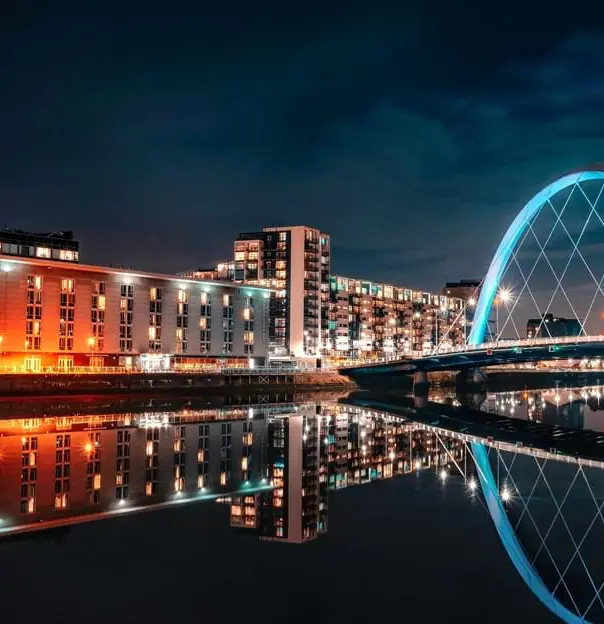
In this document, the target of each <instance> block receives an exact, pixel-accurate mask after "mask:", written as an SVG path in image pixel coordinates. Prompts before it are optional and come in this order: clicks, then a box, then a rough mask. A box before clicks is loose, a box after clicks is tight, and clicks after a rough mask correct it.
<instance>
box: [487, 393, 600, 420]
mask: <svg viewBox="0 0 604 624" xmlns="http://www.w3.org/2000/svg"><path fill="white" fill-rule="evenodd" d="M481 409H482V410H484V411H486V412H490V413H493V414H501V415H508V416H512V417H514V418H523V419H526V420H532V421H536V422H544V423H549V424H551V425H560V426H563V427H571V428H574V429H589V430H591V431H604V390H603V389H602V387H601V386H586V387H560V386H558V387H554V388H548V389H545V390H523V391H517V392H502V393H489V394H487V395H486V397H485V400H484V403H482V405H481Z"/></svg>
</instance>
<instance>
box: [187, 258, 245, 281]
mask: <svg viewBox="0 0 604 624" xmlns="http://www.w3.org/2000/svg"><path fill="white" fill-rule="evenodd" d="M178 276H179V277H186V278H188V279H197V280H223V281H227V282H232V281H234V278H235V263H234V262H233V260H224V261H221V262H217V263H216V264H215V265H214V266H213V267H212V268H211V269H192V270H190V271H183V272H182V273H178Z"/></svg>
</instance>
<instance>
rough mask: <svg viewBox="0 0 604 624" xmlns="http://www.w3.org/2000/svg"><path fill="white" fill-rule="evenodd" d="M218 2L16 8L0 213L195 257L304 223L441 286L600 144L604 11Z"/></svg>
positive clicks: (115, 256)
mask: <svg viewBox="0 0 604 624" xmlns="http://www.w3.org/2000/svg"><path fill="white" fill-rule="evenodd" d="M214 4H215V5H216V6H212V7H209V6H207V3H203V2H201V3H200V2H196V3H190V4H186V3H180V2H173V3H170V4H168V3H165V4H164V5H157V4H154V3H145V4H142V3H141V4H136V5H135V4H128V3H123V2H120V3H118V2H112V1H111V0H109V1H107V2H103V3H97V4H96V5H95V6H91V5H90V4H89V3H81V2H74V1H71V0H66V1H64V2H46V3H36V6H34V4H30V5H28V4H27V3H23V2H18V3H17V2H16V1H13V2H9V6H8V7H7V6H4V5H3V7H4V8H3V9H0V11H1V13H0V137H1V140H0V205H1V206H2V210H3V218H2V220H1V222H0V223H1V224H6V225H8V226H11V227H22V228H28V229H34V230H49V229H68V228H70V229H74V230H75V231H76V233H77V235H79V237H80V238H81V240H82V242H83V258H84V259H85V260H88V261H91V262H100V263H113V264H126V265H129V266H136V267H139V268H146V269H152V270H163V271H177V270H181V269H186V268H191V267H193V266H199V265H208V264H211V263H212V261H213V260H214V259H218V258H221V257H224V256H226V255H227V254H228V252H229V251H230V248H231V242H232V240H233V238H234V236H235V234H236V233H237V232H238V231H245V230H248V229H257V228H260V227H262V226H265V225H274V224H295V223H302V222H303V223H307V224H309V225H315V226H317V227H321V228H324V229H325V230H326V231H328V232H329V233H331V234H332V237H333V244H334V253H333V269H334V270H335V271H337V272H340V273H345V274H352V275H355V276H360V277H367V278H371V279H376V280H377V279H382V280H388V281H393V282H398V283H404V284H409V285H411V286H416V287H424V288H438V287H440V286H441V285H442V283H443V282H444V281H445V280H447V279H457V278H459V277H473V276H481V274H483V273H484V271H485V270H486V267H487V265H488V262H489V260H490V256H491V254H492V252H493V250H494V248H495V247H496V245H497V243H498V241H499V239H500V237H501V235H502V234H503V231H504V230H505V228H506V226H507V224H508V223H509V222H510V221H511V219H512V218H513V216H514V213H515V211H516V210H517V209H518V208H519V206H520V205H521V204H522V202H523V201H524V200H526V199H528V198H529V197H530V196H531V194H532V193H533V192H535V191H537V190H538V189H539V188H540V187H541V186H543V185H544V184H545V183H546V182H548V181H550V180H551V179H552V178H553V177H555V176H556V175H557V174H559V173H562V172H564V171H566V170H567V169H570V168H573V167H577V166H580V165H581V164H583V163H586V162H590V161H594V160H603V159H604V114H603V113H602V111H603V110H604V80H603V79H602V76H603V74H604V38H602V33H601V32H598V31H597V30H595V27H596V26H597V25H598V24H604V20H603V19H602V18H603V17H604V15H603V14H604V11H603V9H602V8H601V7H600V8H599V9H598V8H589V9H588V10H587V9H586V10H585V11H582V10H581V6H580V3H579V4H576V3H573V4H572V6H571V5H569V4H568V3H566V4H564V5H563V4H562V3H556V2H551V0H550V1H549V2H522V3H520V2H511V3H506V4H500V5H499V4H493V3H482V2H481V3H477V2H474V1H473V0H472V1H470V2H464V3H461V4H460V3H451V2H444V1H442V2H441V1H438V0H437V1H435V2H420V1H413V2H406V3H390V4H399V5H400V6H399V7H398V8H391V7H389V6H388V5H387V4H380V3H379V2H371V3H355V2H339V1H338V2H336V1H334V2H330V3H325V2H323V3H313V2H310V3H305V4H304V5H299V6H296V5H295V4H294V5H292V4H288V3H273V4H263V3H260V4H258V3H252V4H250V3H244V2H241V1H240V0H238V1H232V2H227V3H214ZM469 250H471V252H469Z"/></svg>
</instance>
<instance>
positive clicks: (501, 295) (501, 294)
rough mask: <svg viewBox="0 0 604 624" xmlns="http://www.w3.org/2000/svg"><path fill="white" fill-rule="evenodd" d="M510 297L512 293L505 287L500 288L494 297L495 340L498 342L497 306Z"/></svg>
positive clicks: (506, 301) (505, 302) (507, 300)
mask: <svg viewBox="0 0 604 624" xmlns="http://www.w3.org/2000/svg"><path fill="white" fill-rule="evenodd" d="M511 299H512V293H511V292H510V290H509V289H507V288H500V289H499V291H498V292H497V297H496V298H495V306H496V308H495V340H496V342H499V306H500V305H501V304H502V303H504V304H507V303H508V302H509V301H510V300H511Z"/></svg>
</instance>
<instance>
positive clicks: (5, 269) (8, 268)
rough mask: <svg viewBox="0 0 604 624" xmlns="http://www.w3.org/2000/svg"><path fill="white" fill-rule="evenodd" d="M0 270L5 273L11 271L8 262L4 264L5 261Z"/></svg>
mask: <svg viewBox="0 0 604 624" xmlns="http://www.w3.org/2000/svg"><path fill="white" fill-rule="evenodd" d="M2 270H3V271H4V272H5V273H10V272H11V271H12V268H11V265H10V264H6V263H5V264H3V265H2Z"/></svg>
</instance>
